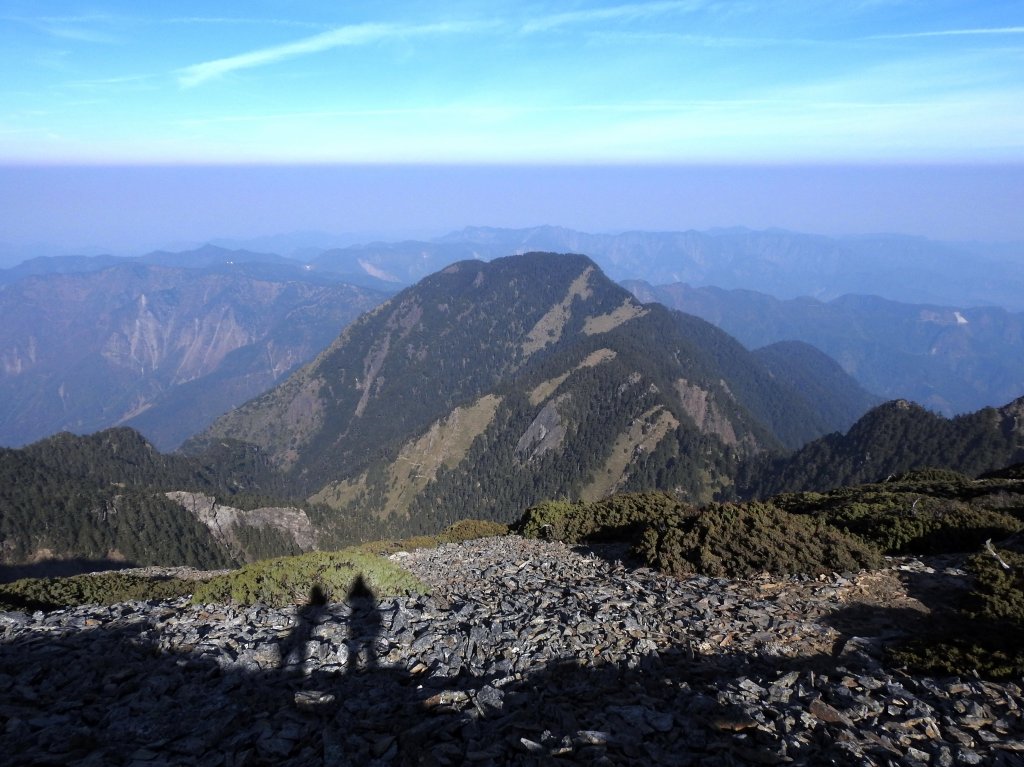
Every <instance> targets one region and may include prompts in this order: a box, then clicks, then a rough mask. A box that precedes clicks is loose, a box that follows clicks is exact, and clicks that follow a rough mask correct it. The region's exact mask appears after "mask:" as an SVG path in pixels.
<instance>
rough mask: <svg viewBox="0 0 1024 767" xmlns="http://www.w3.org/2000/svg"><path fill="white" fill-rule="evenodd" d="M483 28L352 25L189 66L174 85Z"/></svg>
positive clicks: (463, 24)
mask: <svg viewBox="0 0 1024 767" xmlns="http://www.w3.org/2000/svg"><path fill="white" fill-rule="evenodd" d="M483 26H489V24H483V23H479V22H439V23H436V24H422V25H400V24H353V25H349V26H345V27H339V28H337V29H332V30H330V31H329V32H323V33H321V34H319V35H313V36H312V37H306V38H303V39H301V40H296V41H295V42H291V43H285V44H283V45H275V46H271V47H269V48H260V49H258V50H255V51H249V52H248V53H242V54H238V55H237V56H228V57H226V58H222V59H214V60H212V61H205V62H202V63H200V64H193V65H192V66H189V67H185V68H183V69H180V70H178V83H179V84H180V85H181V86H182V87H183V88H193V87H195V86H197V85H201V84H202V83H204V82H206V81H208V80H212V79H215V78H218V77H222V76H224V75H226V74H228V73H230V72H236V71H238V70H240V69H252V68H254V67H262V66H267V65H268V64H274V63H276V62H278V61H283V60H285V59H291V58H295V57H297V56H306V55H309V54H312V53H320V52H322V51H328V50H331V49H333V48H343V47H349V46H356V45H368V44H370V43H376V42H380V41H384V40H393V39H404V38H410V37H427V36H434V35H449V34H461V33H466V32H472V31H476V30H478V29H480V28H482V27H483Z"/></svg>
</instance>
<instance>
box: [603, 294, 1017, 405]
mask: <svg viewBox="0 0 1024 767" xmlns="http://www.w3.org/2000/svg"><path fill="white" fill-rule="evenodd" d="M623 284H624V285H625V287H627V288H629V289H630V290H631V291H632V292H633V293H634V295H636V296H637V297H638V298H639V299H640V300H642V301H658V302H659V303H663V304H665V305H666V306H668V307H671V308H673V309H679V310H680V311H684V312H687V313H689V314H695V315H697V316H698V317H702V318H704V319H706V320H707V321H708V322H711V323H714V324H715V325H717V326H718V327H720V328H722V329H723V330H724V331H726V332H727V333H729V334H730V335H733V336H735V337H736V338H737V339H739V340H740V341H741V342H742V343H743V344H745V345H746V346H748V347H751V348H756V347H759V346H763V345H766V344H772V343H776V342H780V341H788V340H799V341H805V342H807V343H809V344H812V345H813V346H815V347H817V348H818V349H821V350H822V351H823V352H825V353H826V354H828V355H829V356H830V357H832V358H833V359H835V360H837V361H838V362H839V363H840V364H841V365H842V367H843V369H844V370H845V371H846V372H847V373H849V374H850V375H852V376H853V377H854V378H856V379H857V381H858V382H859V383H860V384H861V385H862V386H864V388H866V389H868V390H869V391H871V392H874V393H876V394H879V395H880V396H881V397H883V398H884V399H909V400H912V401H914V402H918V403H920V404H921V405H924V406H925V407H928V408H930V409H932V410H936V411H938V412H940V413H943V414H944V415H954V414H957V413H966V412H970V411H973V410H978V409H979V408H982V407H985V406H989V405H998V404H1002V403H1005V402H1008V401H1009V400H1011V399H1013V398H1014V397H1017V396H1019V395H1020V393H1021V392H1022V391H1024V314H1022V313H1019V312H1018V313H1014V312H1008V311H1006V310H1005V309H1001V308H998V307H965V306H959V307H956V306H937V305H929V304H906V303H900V302H897V301H888V300H886V299H883V298H879V297H877V296H857V295H846V296H841V297H839V298H836V299H833V300H831V301H827V302H825V301H818V300H815V299H812V298H797V299H790V300H787V301H783V300H780V299H777V298H773V297H772V296H769V295H766V294H764V293H759V292H756V291H751V290H723V289H721V288H716V287H702V288H695V287H692V286H690V285H687V284H685V283H673V284H668V285H657V286H652V285H649V284H647V283H644V282H640V281H627V282H625V283H623Z"/></svg>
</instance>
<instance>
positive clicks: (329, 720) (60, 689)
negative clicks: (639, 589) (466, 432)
mask: <svg viewBox="0 0 1024 767" xmlns="http://www.w3.org/2000/svg"><path fill="white" fill-rule="evenodd" d="M362 598H363V599H368V597H365V596H364V597H362ZM425 604H428V601H427V600H426V599H424V598H419V597H409V598H397V599H389V600H384V601H383V602H376V601H374V603H373V612H375V613H376V616H377V617H376V618H372V617H371V618H370V619H369V620H368V622H367V624H366V625H365V626H364V627H363V628H362V629H360V630H358V631H350V629H352V628H353V627H354V625H355V623H356V620H355V618H354V616H355V612H356V611H355V610H354V608H352V607H351V605H347V604H344V603H341V604H322V605H319V604H317V605H314V604H312V603H311V604H310V605H307V606H306V608H303V609H302V610H300V611H299V614H298V615H297V616H296V624H297V625H296V626H295V627H293V628H292V629H291V630H290V631H289V632H288V634H287V636H286V639H287V640H288V641H289V642H291V644H292V645H294V646H298V644H299V643H303V644H304V650H303V653H304V655H305V656H306V658H305V664H304V665H302V666H298V664H292V666H286V667H285V668H284V669H282V667H281V664H280V661H279V660H276V661H275V660H267V661H263V660H261V659H262V658H264V655H262V654H261V652H262V650H263V649H266V650H275V651H277V650H280V649H281V645H280V644H279V641H280V640H279V639H277V638H276V637H275V636H273V635H269V634H268V635H266V637H265V640H261V641H260V642H257V643H256V645H257V646H256V647H255V648H253V647H248V648H247V647H246V646H245V645H246V642H247V641H249V640H246V639H245V637H247V636H251V635H252V633H251V631H250V629H249V628H248V627H247V626H246V625H240V626H237V627H236V629H237V630H236V629H233V630H232V633H231V636H230V641H227V640H226V639H225V638H224V635H223V633H221V634H220V635H218V632H220V631H221V629H220V626H223V625H227V624H230V622H231V621H232V620H233V619H232V611H231V609H230V608H226V607H225V608H220V607H216V608H201V609H192V608H189V609H186V610H184V611H182V609H181V607H180V605H178V606H177V607H175V606H172V605H170V604H168V603H152V604H149V605H145V606H143V607H144V609H145V617H144V618H140V619H138V620H136V619H135V618H134V617H133V613H132V611H133V610H139V609H140V607H139V606H138V605H136V606H114V607H112V608H109V610H107V612H106V613H103V614H104V615H106V616H107V618H108V619H109V620H111V621H113V620H121V621H131V620H135V622H134V623H131V624H130V625H116V624H114V623H106V624H104V623H102V622H98V621H97V619H96V618H95V617H89V616H85V617H75V616H82V615H84V614H82V613H75V612H68V613H54V614H52V615H51V616H50V617H49V618H48V620H49V621H50V624H51V625H50V626H49V628H48V629H47V630H45V631H42V630H40V631H35V632H32V633H28V634H20V635H19V634H17V628H18V626H17V624H18V623H19V622H23V621H21V619H19V618H18V617H17V615H16V614H8V615H4V616H0V631H3V632H5V633H4V634H3V635H0V637H2V638H0V754H3V761H4V763H5V764H10V765H30V764H32V765H34V764H71V765H74V764H78V765H128V764H134V765H148V766H151V767H156V766H157V765H193V764H194V765H204V766H206V765H208V766H209V767H243V766H244V767H253V766H254V765H271V764H273V765H296V766H298V765H303V766H304V765H328V764H329V765H456V764H478V765H505V764H513V765H541V764H563V763H565V764H605V765H607V764H611V765H652V764H655V765H659V764H664V765H689V764H694V765H697V764H700V765H711V766H712V767H715V766H719V767H724V766H725V765H744V764H779V763H784V762H788V761H790V760H792V762H793V763H796V764H839V765H854V764H868V763H876V764H886V763H900V760H901V757H900V756H899V755H898V754H894V753H893V752H892V751H891V750H890V749H891V745H886V743H887V742H886V741H882V740H878V739H877V738H876V740H874V741H866V740H865V739H864V738H862V737H860V736H859V735H857V734H856V733H857V729H858V727H861V728H864V727H871V728H873V729H874V731H876V732H877V733H881V735H885V733H886V732H888V730H886V729H885V727H887V726H888V721H887V720H886V717H887V716H889V715H888V714H887V713H885V712H886V709H884V708H883V709H880V710H881V712H882V713H880V714H875V715H874V716H875V721H874V723H872V724H870V725H868V724H863V723H862V724H860V725H857V726H855V725H853V724H851V721H852V720H853V719H855V718H856V716H859V714H857V713H856V712H857V711H858V710H859V709H860V707H862V706H863V705H865V703H864V700H863V699H862V698H863V696H864V695H868V694H873V695H874V696H875V698H877V700H879V701H882V700H883V699H884V700H885V702H886V703H887V702H888V700H889V698H890V697H891V696H890V694H889V691H888V689H887V688H886V687H885V686H884V685H883V686H882V687H881V688H880V689H879V690H878V691H877V692H875V693H867V692H865V693H863V694H861V693H857V694H854V693H852V692H851V691H850V690H849V689H848V688H847V686H846V685H844V684H843V683H842V682H841V680H842V679H843V678H844V675H854V676H856V675H857V674H858V673H859V672H858V670H857V667H856V665H855V664H856V663H857V662H858V661H857V658H856V657H853V656H851V657H843V658H831V657H828V656H814V657H805V658H779V657H772V656H761V655H746V654H740V653H737V654H734V655H722V654H708V655H703V654H701V653H700V652H691V651H690V650H689V649H688V648H684V647H680V648H663V649H662V651H661V652H659V653H658V654H636V653H630V652H628V651H625V652H624V653H617V654H616V655H615V656H614V657H613V656H611V655H607V654H606V653H604V652H603V651H597V650H596V649H595V652H594V653H589V652H588V653H586V654H585V656H584V657H581V658H566V657H552V658H548V659H546V660H545V659H544V657H543V652H542V651H537V650H529V649H528V648H527V647H526V646H525V645H523V644H522V643H517V642H510V643H506V644H505V645H504V649H503V650H502V651H501V653H500V655H497V654H493V653H492V654H491V655H485V656H484V657H481V656H480V655H479V654H478V653H471V652H469V651H468V650H465V649H464V648H465V647H467V642H468V641H469V631H470V629H471V628H472V627H470V626H468V625H463V626H461V627H460V628H459V629H458V630H456V631H452V632H451V633H450V634H447V635H437V636H434V635H433V634H432V631H431V626H430V620H429V618H425V619H420V618H417V617H416V616H422V614H423V613H426V612H428V610H426V609H425V608H424V607H423V606H424V605H425ZM435 608H436V605H434V606H432V607H431V608H430V609H431V610H433V609H435ZM260 609H263V608H252V609H251V610H250V611H249V613H247V614H249V615H252V614H255V613H256V612H258V611H259V610H260ZM196 610H198V611H196ZM207 610H209V611H210V612H209V613H208V612H206V611H207ZM417 611H418V612H417ZM94 614H96V615H98V614H100V613H99V612H97V613H94ZM185 615H188V616H191V617H193V618H195V619H196V620H197V622H198V624H197V625H196V626H195V627H194V628H192V627H190V628H189V629H188V631H185V632H184V633H182V632H181V631H179V632H178V636H183V638H182V639H181V640H180V641H177V642H176V645H175V649H173V650H172V649H169V648H168V647H166V642H165V641H163V638H164V636H165V634H167V633H170V632H171V631H172V630H176V626H175V621H179V620H181V619H182V616H185ZM410 615H412V616H413V618H408V616H410ZM12 616H13V617H12ZM275 616H276V614H275ZM275 616H272V617H273V618H274V620H276V617H275ZM403 616H406V617H403ZM414 618H415V620H413V619H414ZM25 620H28V619H27V618H25ZM274 620H271V621H270V623H273V622H274ZM406 620H408V621H412V622H413V623H412V627H410V625H404V626H400V624H402V623H403V621H406ZM553 620H557V618H554V619H553ZM303 621H304V622H305V623H306V627H301V626H300V625H298V624H302V622H303ZM94 624H95V625H94ZM177 628H178V629H180V626H178V627H177ZM487 628H488V630H489V631H492V633H494V634H495V635H496V636H497V635H499V634H503V633H504V632H505V631H508V630H513V631H515V630H518V629H509V628H507V627H503V626H498V625H496V626H493V627H487ZM566 628H570V627H566ZM399 635H401V636H403V637H406V639H402V640H398V639H396V637H397V636H399ZM353 636H354V637H356V643H357V644H356V647H357V649H358V651H357V652H355V653H353V652H352V650H351V649H348V650H347V652H348V653H350V654H352V655H354V656H355V658H357V659H358V657H359V655H360V653H366V652H370V651H371V650H372V651H374V652H376V653H377V656H376V662H375V663H371V664H367V663H356V664H355V666H352V665H351V664H349V663H348V662H347V661H348V660H349V658H348V657H347V656H346V658H345V661H346V662H345V663H342V662H341V658H340V656H341V655H342V653H345V652H346V650H343V649H342V648H348V645H347V644H346V642H347V641H352V637H353ZM346 637H347V638H348V639H346ZM371 637H372V641H370V643H369V644H367V643H366V641H364V640H370V639H371ZM410 637H411V639H409V638H410ZM423 638H426V639H429V640H430V641H429V642H424V643H423V644H422V645H420V644H419V642H420V640H421V639H423ZM324 648H327V649H326V650H325V649H324ZM438 648H440V649H438ZM290 649H291V645H290V646H289V652H290ZM282 652H283V650H282ZM267 657H269V656H267ZM822 669H825V672H823V670H822ZM864 673H868V672H864ZM871 673H874V672H871ZM915 694H917V695H919V696H924V695H925V694H926V693H924V692H918V693H915ZM858 696H860V697H858ZM808 701H817V703H816V704H815V703H811V704H810V708H809V703H808ZM932 703H935V702H934V701H932ZM935 705H938V704H937V703H936V704H935ZM912 713H913V712H911V714H912ZM889 718H891V719H895V718H897V715H895V714H894V715H892V716H891V717H889ZM881 735H879V737H881ZM854 743H856V744H857V748H856V749H854V746H853V745H851V744H854ZM858 749H859V750H858ZM863 754H867V757H865V756H863Z"/></svg>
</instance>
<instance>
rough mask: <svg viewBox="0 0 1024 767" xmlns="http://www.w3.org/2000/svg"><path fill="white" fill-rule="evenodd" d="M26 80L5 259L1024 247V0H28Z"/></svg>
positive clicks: (0, 90)
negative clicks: (806, 234)
mask: <svg viewBox="0 0 1024 767" xmlns="http://www.w3.org/2000/svg"><path fill="white" fill-rule="evenodd" d="M0 72H2V76H0V261H2V260H4V256H3V253H7V254H8V255H7V257H6V259H7V260H10V259H13V258H17V257H19V255H26V254H29V253H30V252H33V253H34V252H50V251H49V250H47V248H50V249H51V250H52V249H54V248H55V249H56V250H58V251H73V250H76V249H77V250H82V249H85V248H88V249H94V250H96V249H98V250H108V251H115V252H125V251H132V250H139V249H143V248H147V247H159V246H164V245H166V244H168V243H171V242H181V243H188V242H195V241H202V240H205V239H210V238H215V237H234V238H244V237H247V236H259V235H266V234H273V233H276V232H281V231H288V230H292V229H311V230H313V229H315V230H322V231H327V232H373V233H377V234H379V233H384V232H395V233H409V232H418V233H428V232H433V233H440V232H443V231H445V230H448V229H453V228H458V227H461V226H464V225H498V226H527V225H533V224H544V223H546V224H561V225H566V226H572V227H576V228H581V229H587V230H590V231H613V230H623V229H630V228H648V229H685V228H706V227H710V226H730V225H747V226H754V227H767V226H781V227H787V228H794V229H801V230H804V231H814V232H821V233H825V234H843V233H861V232H873V231H897V232H905V233H908V234H923V235H928V236H933V237H939V238H946V239H983V240H984V239H988V240H1000V239H1002V240H1005V239H1020V240H1024V216H1021V215H1020V214H1019V208H1020V204H1019V201H1020V200H1021V199H1024V2H1020V1H1018V2H1000V1H999V0H985V2H976V1H969V0H965V1H963V2H949V1H948V0H859V1H853V2H833V1H831V0H771V1H764V2H762V1H760V0H747V1H744V0H738V1H737V2H723V1H720V0H714V1H712V0H652V1H651V2H619V3H616V2H605V3H602V2H558V3H554V2H501V1H500V0H499V1H497V2H486V3H485V2H472V1H470V0H455V1H454V2H446V3H437V2H430V3H427V2H395V3H376V2H375V3H368V2H359V1H358V0H357V1H351V2H337V1H335V0H332V1H331V2H284V1H283V0H264V1H262V2H260V1H259V0H256V1H253V2H244V3H243V2H237V3H228V2H220V3H217V2H202V3H199V2H187V1H186V2H151V3H139V2H127V1H125V0H91V1H90V2H88V3H85V2H45V0H0ZM32 243H42V244H44V245H45V246H46V247H42V246H40V247H38V248H35V250H33V248H32V247H29V246H30V244H32ZM33 247H34V246H33Z"/></svg>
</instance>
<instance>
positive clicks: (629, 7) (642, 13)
mask: <svg viewBox="0 0 1024 767" xmlns="http://www.w3.org/2000/svg"><path fill="white" fill-rule="evenodd" d="M707 5H708V3H707V2H706V0H666V1H665V2H653V3H628V4H625V5H615V6H611V7H609V8H587V9H585V10H580V11H566V12H564V13H552V14H549V15H546V16H538V17H536V18H533V19H530V20H529V21H527V22H525V23H524V24H523V25H522V26H521V27H520V31H522V32H526V33H532V32H547V31H548V30H551V29H555V28H556V27H562V26H566V25H568V24H588V23H592V22H596V21H624V20H630V19H642V18H650V17H652V16H660V15H663V14H666V13H690V12H693V11H696V10H700V9H701V8H704V7H706V6H707Z"/></svg>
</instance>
